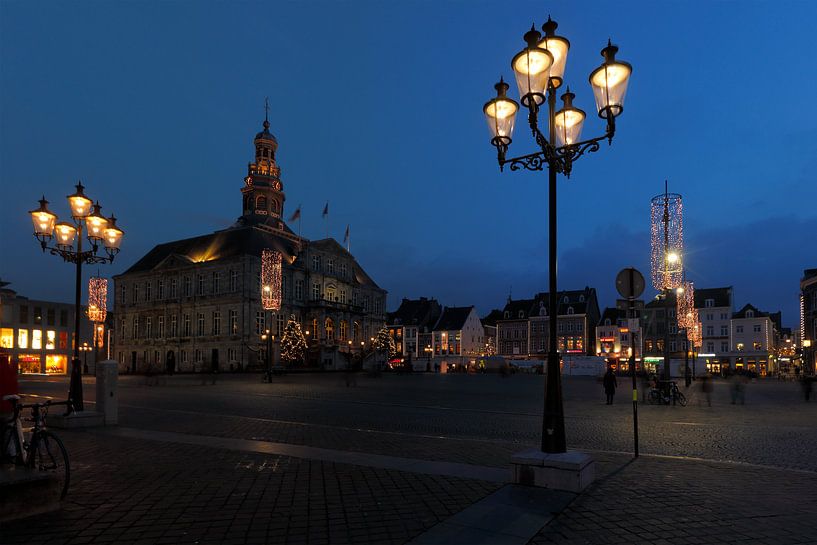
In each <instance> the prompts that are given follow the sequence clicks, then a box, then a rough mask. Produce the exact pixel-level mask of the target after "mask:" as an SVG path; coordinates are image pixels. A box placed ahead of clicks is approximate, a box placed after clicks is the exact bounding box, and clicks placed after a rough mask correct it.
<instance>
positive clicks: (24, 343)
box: [17, 329, 28, 348]
mask: <svg viewBox="0 0 817 545" xmlns="http://www.w3.org/2000/svg"><path fill="white" fill-rule="evenodd" d="M17 348H28V329H18V330H17Z"/></svg>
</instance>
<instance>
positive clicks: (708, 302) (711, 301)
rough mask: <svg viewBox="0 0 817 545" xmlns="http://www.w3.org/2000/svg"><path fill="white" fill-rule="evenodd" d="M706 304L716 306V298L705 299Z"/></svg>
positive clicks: (707, 306) (710, 306)
mask: <svg viewBox="0 0 817 545" xmlns="http://www.w3.org/2000/svg"><path fill="white" fill-rule="evenodd" d="M704 306H705V307H706V308H712V307H714V306H715V300H714V299H707V300H706V301H704Z"/></svg>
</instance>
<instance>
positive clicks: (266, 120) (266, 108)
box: [264, 97, 269, 129]
mask: <svg viewBox="0 0 817 545" xmlns="http://www.w3.org/2000/svg"><path fill="white" fill-rule="evenodd" d="M264 128H265V129H269V97H264Z"/></svg>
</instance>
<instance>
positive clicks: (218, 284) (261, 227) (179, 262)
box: [114, 121, 386, 372]
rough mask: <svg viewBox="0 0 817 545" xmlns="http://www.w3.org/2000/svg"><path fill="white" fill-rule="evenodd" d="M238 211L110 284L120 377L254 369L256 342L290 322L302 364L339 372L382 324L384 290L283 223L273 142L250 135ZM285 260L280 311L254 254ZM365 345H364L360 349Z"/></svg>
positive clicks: (332, 244)
mask: <svg viewBox="0 0 817 545" xmlns="http://www.w3.org/2000/svg"><path fill="white" fill-rule="evenodd" d="M254 146H255V161H254V162H253V163H250V164H249V166H248V170H247V175H246V177H245V178H244V183H243V186H242V188H241V203H242V214H241V217H239V218H238V220H237V221H236V223H235V224H234V225H233V226H231V227H229V228H227V229H224V230H221V231H216V232H214V233H211V234H208V235H203V236H199V237H194V238H190V239H185V240H178V241H174V242H169V243H164V244H160V245H158V246H156V247H154V248H153V249H152V250H151V251H149V252H148V253H147V254H146V255H145V256H143V257H142V258H141V259H139V260H138V261H137V262H136V263H135V264H134V265H133V266H131V267H130V268H129V269H128V270H127V271H125V272H124V273H123V274H121V275H118V276H116V277H115V278H114V282H115V290H114V309H115V313H116V315H117V318H116V319H117V323H116V327H117V331H116V336H115V342H114V345H115V347H114V353H115V355H116V358H117V360H118V361H119V363H120V366H121V368H122V370H126V371H131V372H137V371H138V372H141V371H145V370H148V369H154V370H158V369H162V368H164V367H165V366H166V367H172V368H174V369H176V370H180V371H194V370H204V369H207V370H209V369H212V368H216V367H217V368H218V369H220V370H231V369H246V368H254V367H258V366H260V362H261V361H262V360H263V348H262V346H263V345H262V341H261V339H260V335H261V334H262V333H264V332H265V331H266V330H269V331H270V333H271V335H273V336H274V339H275V340H274V342H275V343H276V344H277V343H278V342H280V336H281V334H282V332H283V330H284V327H285V325H286V321H287V319H288V318H289V317H290V316H294V317H295V319H296V320H297V321H299V322H300V324H301V328H302V330H303V331H304V332H305V333H306V332H308V333H307V334H306V335H307V342H308V344H309V354H308V357H307V361H306V363H307V364H309V365H314V366H330V367H331V366H345V364H346V361H345V360H344V359H343V358H346V359H347V360H348V359H350V358H351V357H352V354H353V353H355V352H358V351H361V350H364V348H365V346H367V345H368V344H369V342H370V341H369V339H370V338H371V337H373V336H375V335H376V334H377V331H378V330H379V329H380V328H381V327H382V326H383V324H384V323H385V306H386V291H385V290H383V289H381V288H380V287H379V286H378V285H377V284H376V283H375V282H374V281H373V280H372V279H371V277H370V276H369V275H368V274H366V272H365V271H364V270H363V268H362V267H361V266H360V264H359V263H358V262H357V260H356V259H355V258H354V256H352V255H351V254H350V253H349V252H348V251H347V250H346V249H344V248H343V247H342V246H341V245H340V244H338V242H337V241H335V240H334V239H323V240H317V241H310V240H307V239H305V238H302V237H300V236H299V235H296V234H295V233H294V232H293V231H292V230H291V229H290V228H289V226H287V224H286V223H285V221H284V219H283V218H284V200H285V195H284V190H283V184H282V182H281V176H280V174H281V171H280V168H279V167H278V165H277V162H276V153H277V148H278V142H277V140H276V139H275V137H274V136H273V135H272V134H271V133H270V132H269V123H268V122H267V121H264V129H263V131H262V132H259V133H258V134H257V135H256V136H255V138H254ZM265 249H271V250H275V251H277V252H279V253H280V254H281V256H282V266H281V285H280V294H281V308H280V310H278V311H274V312H272V311H266V310H264V308H263V307H262V304H261V254H262V252H263V250H265ZM361 343H363V344H361Z"/></svg>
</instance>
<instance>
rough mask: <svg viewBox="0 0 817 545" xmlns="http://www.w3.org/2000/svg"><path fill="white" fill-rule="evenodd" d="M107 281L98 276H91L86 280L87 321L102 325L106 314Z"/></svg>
mask: <svg viewBox="0 0 817 545" xmlns="http://www.w3.org/2000/svg"><path fill="white" fill-rule="evenodd" d="M107 303H108V280H107V279H106V278H101V277H99V276H92V277H91V278H90V279H89V280H88V319H89V320H90V321H92V322H94V323H102V322H104V321H105V317H106V316H107V314H108V310H107Z"/></svg>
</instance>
